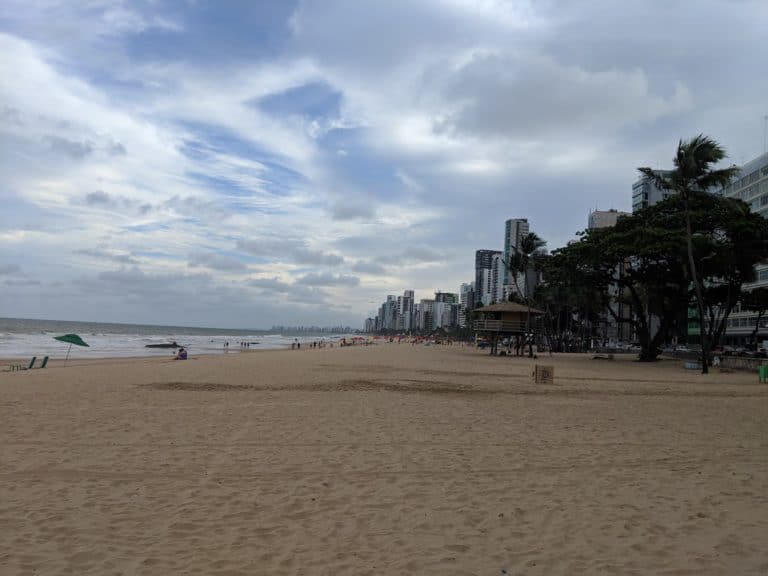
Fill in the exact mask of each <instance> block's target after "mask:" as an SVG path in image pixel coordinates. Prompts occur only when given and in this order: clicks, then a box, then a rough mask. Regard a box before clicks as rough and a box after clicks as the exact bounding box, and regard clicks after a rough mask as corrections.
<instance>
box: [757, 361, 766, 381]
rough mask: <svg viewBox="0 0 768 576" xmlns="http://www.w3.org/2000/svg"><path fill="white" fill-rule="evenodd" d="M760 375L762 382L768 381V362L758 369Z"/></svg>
mask: <svg viewBox="0 0 768 576" xmlns="http://www.w3.org/2000/svg"><path fill="white" fill-rule="evenodd" d="M757 373H758V375H759V376H760V382H768V364H763V365H762V366H760V367H759V368H758V369H757Z"/></svg>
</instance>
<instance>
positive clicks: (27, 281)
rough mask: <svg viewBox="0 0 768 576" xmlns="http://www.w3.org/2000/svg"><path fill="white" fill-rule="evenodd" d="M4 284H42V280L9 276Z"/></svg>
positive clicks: (11, 285)
mask: <svg viewBox="0 0 768 576" xmlns="http://www.w3.org/2000/svg"><path fill="white" fill-rule="evenodd" d="M3 284H5V285H6V286H10V287H13V286H40V285H41V282H40V280H33V279H31V278H8V279H6V280H5V281H4V282H3Z"/></svg>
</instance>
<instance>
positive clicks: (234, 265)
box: [187, 252, 248, 272]
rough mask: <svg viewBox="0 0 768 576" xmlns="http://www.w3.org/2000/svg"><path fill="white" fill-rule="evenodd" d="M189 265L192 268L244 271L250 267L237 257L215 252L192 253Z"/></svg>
mask: <svg viewBox="0 0 768 576" xmlns="http://www.w3.org/2000/svg"><path fill="white" fill-rule="evenodd" d="M187 265H188V266H189V267H191V268H196V267H203V268H211V269H213V270H221V271H222V272H243V271H244V270H247V269H248V267H247V266H246V265H245V263H243V262H241V261H240V260H238V259H236V258H232V257H231V256H224V255H222V254H214V253H213V252H206V253H202V254H194V255H191V256H190V257H189V261H188V262H187Z"/></svg>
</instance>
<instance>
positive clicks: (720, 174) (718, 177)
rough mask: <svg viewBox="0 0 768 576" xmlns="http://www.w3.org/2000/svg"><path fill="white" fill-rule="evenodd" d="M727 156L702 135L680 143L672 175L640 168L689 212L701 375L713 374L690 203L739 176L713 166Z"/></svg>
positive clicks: (690, 262) (688, 239)
mask: <svg viewBox="0 0 768 576" xmlns="http://www.w3.org/2000/svg"><path fill="white" fill-rule="evenodd" d="M725 157H726V154H725V149H724V148H723V147H722V146H720V144H718V143H717V142H716V141H714V140H713V139H711V138H709V137H708V136H704V135H703V134H699V135H698V136H695V137H693V138H691V139H690V140H688V141H687V142H684V141H682V140H680V142H679V143H678V145H677V154H676V155H675V159H674V164H675V168H674V169H673V170H672V171H671V172H669V174H668V175H666V176H665V175H663V174H659V173H657V172H654V171H653V170H652V169H651V168H638V170H639V171H640V172H641V173H642V174H643V175H644V176H646V177H648V179H650V180H651V181H652V182H653V183H654V184H655V185H656V187H657V188H660V189H662V190H671V191H675V192H677V193H678V194H680V197H681V198H682V199H683V210H684V211H685V241H686V247H687V250H688V266H689V267H690V277H691V281H692V282H693V289H694V291H695V292H696V307H697V308H698V313H699V332H700V334H701V372H702V374H707V373H708V372H709V369H708V366H707V362H708V359H709V350H708V349H707V335H706V330H705V329H704V300H703V298H702V294H701V293H702V286H701V281H700V280H699V276H698V273H697V271H696V260H695V258H694V257H693V232H692V230H691V213H690V207H689V201H690V198H691V196H692V195H693V194H703V193H706V192H707V191H709V190H710V189H712V188H722V187H723V186H726V185H727V184H728V183H729V182H730V181H731V179H732V178H733V177H734V176H735V175H736V174H737V173H738V171H739V169H738V168H737V167H735V166H732V167H731V168H724V169H720V170H713V169H712V167H713V166H714V165H715V164H717V163H718V162H720V161H721V160H723V159H724V158H725Z"/></svg>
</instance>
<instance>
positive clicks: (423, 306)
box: [416, 298, 435, 331]
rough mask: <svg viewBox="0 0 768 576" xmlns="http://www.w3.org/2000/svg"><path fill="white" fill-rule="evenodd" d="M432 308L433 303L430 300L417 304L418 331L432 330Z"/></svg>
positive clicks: (423, 300)
mask: <svg viewBox="0 0 768 576" xmlns="http://www.w3.org/2000/svg"><path fill="white" fill-rule="evenodd" d="M434 307H435V301H434V300H430V299H426V298H425V299H422V300H421V302H419V305H418V309H417V315H416V317H417V322H416V328H417V329H418V330H425V331H431V330H434Z"/></svg>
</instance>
